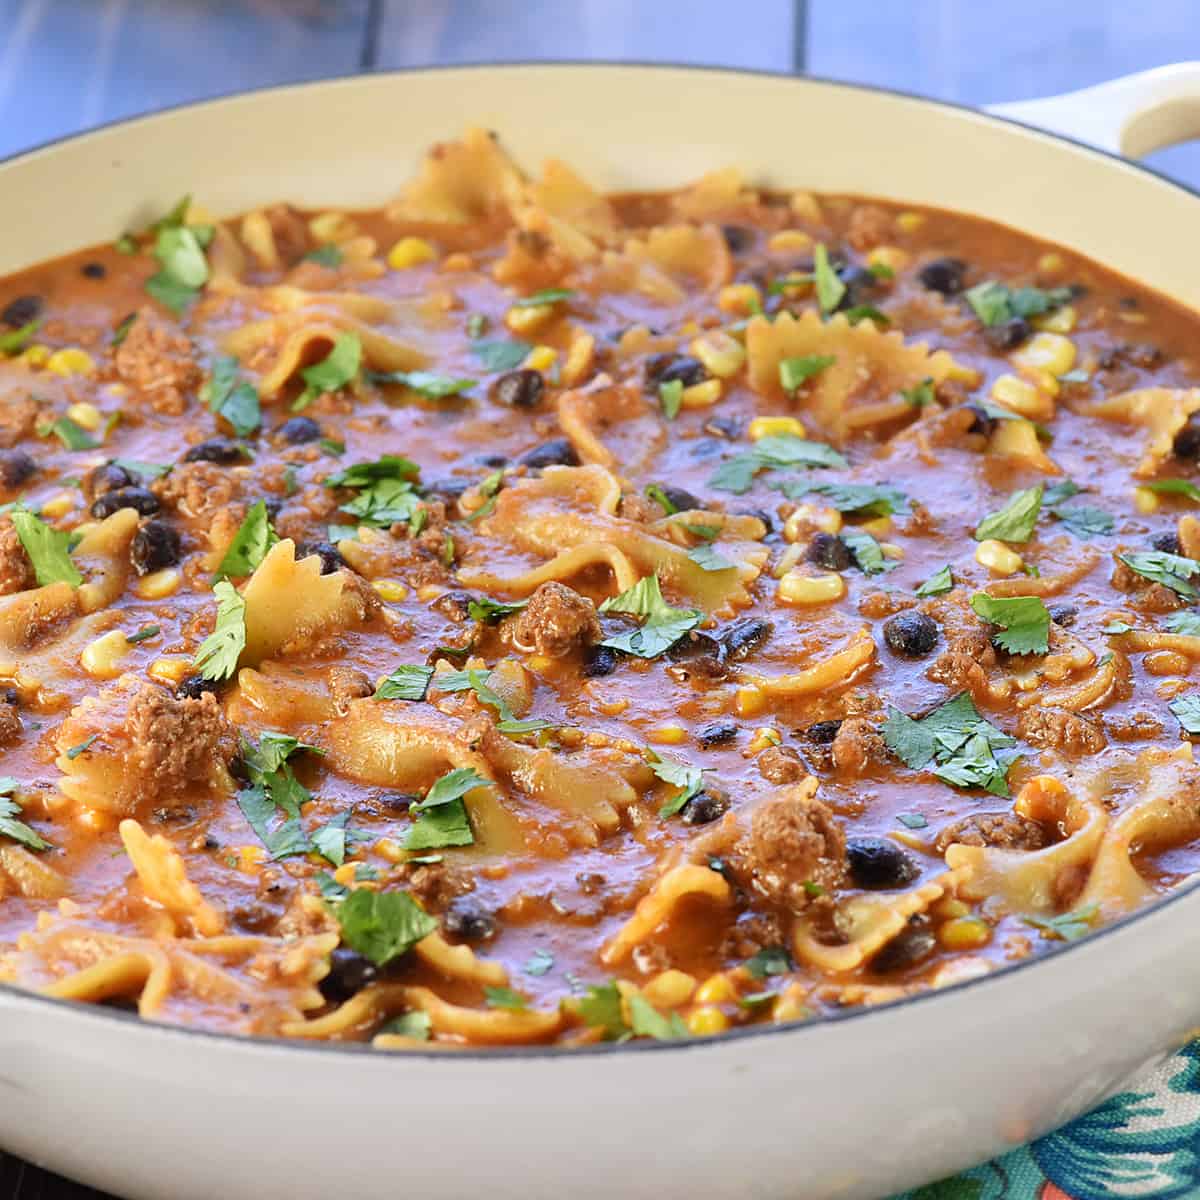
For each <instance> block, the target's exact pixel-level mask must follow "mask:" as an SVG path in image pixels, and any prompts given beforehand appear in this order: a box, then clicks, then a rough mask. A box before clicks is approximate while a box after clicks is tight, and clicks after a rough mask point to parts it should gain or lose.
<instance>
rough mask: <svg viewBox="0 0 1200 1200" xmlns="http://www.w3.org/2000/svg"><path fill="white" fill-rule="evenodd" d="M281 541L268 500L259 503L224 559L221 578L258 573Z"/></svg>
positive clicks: (244, 521) (240, 529) (240, 528)
mask: <svg viewBox="0 0 1200 1200" xmlns="http://www.w3.org/2000/svg"><path fill="white" fill-rule="evenodd" d="M278 541H279V538H278V536H277V535H276V533H275V530H274V529H273V528H272V527H271V518H270V516H269V515H268V513H267V504H266V501H265V500H258V501H256V502H255V503H254V504H253V505H252V506H251V508H250V511H249V512H248V513H247V514H246V516H245V518H244V519H243V521H242V523H241V525H239V526H238V531H237V533H235V534H234V535H233V541H232V542H230V543H229V549H228V550H226V551H225V557H224V558H222V559H221V565H220V566H219V567H218V568H217V575H218V577H220V578H226V577H228V576H231V575H232V576H234V577H235V578H241V577H242V576H244V575H249V574H251V573H252V572H253V571H255V570H256V569H257V568H258V566H259V564H260V563H261V562H262V560H263V559H264V558H266V557H267V551H268V550H270V549H271V547H272V546H274V545H275V544H276V543H277V542H278Z"/></svg>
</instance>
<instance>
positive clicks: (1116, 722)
mask: <svg viewBox="0 0 1200 1200" xmlns="http://www.w3.org/2000/svg"><path fill="white" fill-rule="evenodd" d="M1104 724H1105V726H1106V728H1107V729H1108V732H1109V733H1110V734H1112V736H1113V737H1115V738H1117V739H1119V740H1120V741H1123V742H1131V741H1135V740H1137V739H1139V738H1156V737H1158V736H1159V734H1161V733H1162V731H1163V723H1162V722H1161V721H1160V720H1159V719H1158V718H1157V717H1156V716H1155V715H1154V714H1153V713H1148V712H1135V713H1130V714H1129V715H1128V716H1124V717H1106V718H1105V720H1104Z"/></svg>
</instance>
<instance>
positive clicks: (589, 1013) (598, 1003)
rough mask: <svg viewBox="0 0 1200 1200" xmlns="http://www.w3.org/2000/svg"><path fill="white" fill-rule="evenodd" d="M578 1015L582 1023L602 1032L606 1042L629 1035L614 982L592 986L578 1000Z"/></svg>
mask: <svg viewBox="0 0 1200 1200" xmlns="http://www.w3.org/2000/svg"><path fill="white" fill-rule="evenodd" d="M579 1015H580V1016H581V1017H582V1018H583V1020H584V1023H585V1024H587V1025H590V1026H592V1027H593V1028H596V1029H602V1030H603V1031H604V1037H605V1040H606V1041H615V1040H616V1039H618V1038H623V1037H626V1036H627V1035H628V1034H629V1026H628V1025H627V1024H626V1023H625V1012H624V1009H623V1007H622V1004H621V992H620V989H618V987H617V985H616V982H615V981H613V980H610V981H609V982H608V983H602V984H592V985H591V986H590V987H589V988H588V990H587V992H586V993H585V994H584V995H583V996H581V997H580V999H579Z"/></svg>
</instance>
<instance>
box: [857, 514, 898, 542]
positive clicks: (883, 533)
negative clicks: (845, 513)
mask: <svg viewBox="0 0 1200 1200" xmlns="http://www.w3.org/2000/svg"><path fill="white" fill-rule="evenodd" d="M859 529H862V530H865V531H866V532H867V533H869V534H870V535H871V536H872V537H876V538H880V537H887V535H888V534H889V533H891V532H892V518H891V517H872V518H871V519H870V520H869V521H864V522H863V523H862V524H861V525H860V526H859Z"/></svg>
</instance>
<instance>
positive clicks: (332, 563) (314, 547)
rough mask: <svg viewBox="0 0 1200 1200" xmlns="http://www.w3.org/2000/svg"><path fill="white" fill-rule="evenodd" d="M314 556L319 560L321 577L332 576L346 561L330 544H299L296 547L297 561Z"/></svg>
mask: <svg viewBox="0 0 1200 1200" xmlns="http://www.w3.org/2000/svg"><path fill="white" fill-rule="evenodd" d="M314 554H315V555H316V556H317V557H318V558H319V559H320V560H321V574H322V575H332V574H333V573H334V571H337V570H339V569H340V568H342V567H344V566H345V565H346V560H345V559H344V558H343V557H342V556H341V553H340V552H339V550H338V548H337V547H336V546H335V545H334V544H333V543H332V542H301V543H300V544H299V545H298V546H297V547H296V558H297V559H301V558H310V557H311V556H312V555H314Z"/></svg>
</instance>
